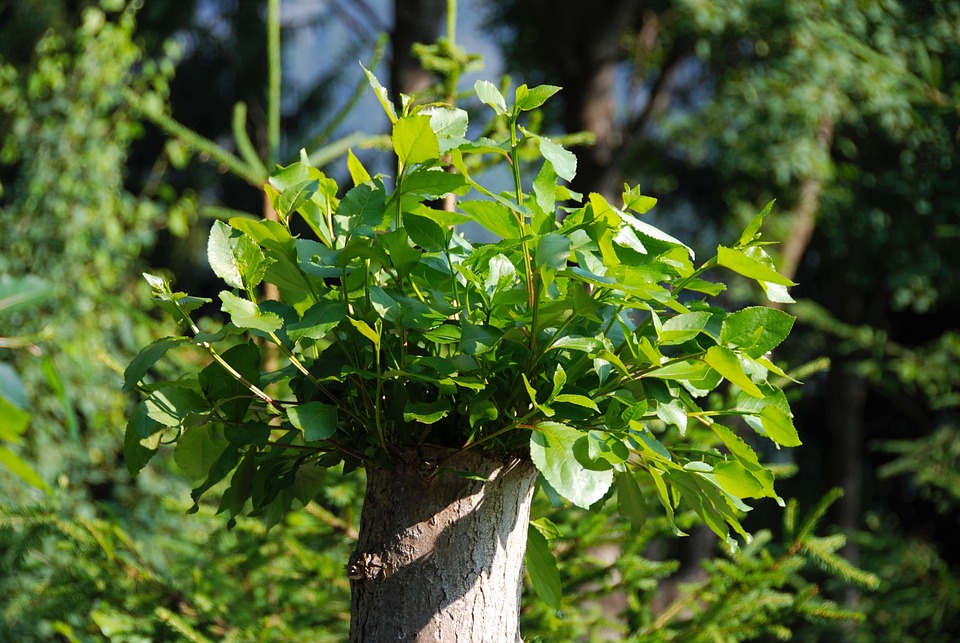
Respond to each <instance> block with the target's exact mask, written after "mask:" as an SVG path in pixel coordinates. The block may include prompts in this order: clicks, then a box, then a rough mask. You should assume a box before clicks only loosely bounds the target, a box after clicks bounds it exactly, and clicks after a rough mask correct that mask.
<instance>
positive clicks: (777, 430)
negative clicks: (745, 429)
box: [760, 404, 803, 447]
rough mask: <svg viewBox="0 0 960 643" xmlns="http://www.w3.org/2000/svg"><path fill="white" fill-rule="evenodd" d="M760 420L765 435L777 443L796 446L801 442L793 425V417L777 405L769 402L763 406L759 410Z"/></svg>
mask: <svg viewBox="0 0 960 643" xmlns="http://www.w3.org/2000/svg"><path fill="white" fill-rule="evenodd" d="M760 422H761V423H762V424H763V430H764V431H766V433H767V437H769V438H770V439H771V440H773V441H774V442H776V443H777V444H779V445H781V446H785V447H798V446H800V445H801V444H803V443H802V442H800V436H799V435H798V434H797V429H796V427H794V426H793V418H791V417H790V414H789V413H787V412H786V411H784V410H783V409H782V408H780V407H779V406H776V405H774V404H770V405H768V406H765V407H763V409H762V410H761V411H760Z"/></svg>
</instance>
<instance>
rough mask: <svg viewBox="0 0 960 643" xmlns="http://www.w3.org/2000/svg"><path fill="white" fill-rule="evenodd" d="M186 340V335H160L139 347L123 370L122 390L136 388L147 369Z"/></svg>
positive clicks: (125, 391)
mask: <svg viewBox="0 0 960 643" xmlns="http://www.w3.org/2000/svg"><path fill="white" fill-rule="evenodd" d="M187 341H189V340H188V338H186V337H161V338H160V339H158V340H156V341H154V342H151V343H150V344H148V345H147V346H145V347H144V348H143V349H141V350H140V352H139V353H137V356H136V357H134V358H133V359H132V360H131V361H130V363H129V364H128V365H127V368H126V369H125V370H124V371H123V392H124V393H129V392H130V391H132V390H133V389H134V388H136V386H137V384H139V383H140V380H142V379H143V378H144V376H145V375H146V374H147V371H149V370H150V368H151V367H152V366H153V365H154V364H156V363H157V361H158V360H159V359H160V358H161V357H163V356H164V355H165V354H166V353H167V351H169V350H170V349H171V348H176V347H177V346H180V345H181V344H183V343H185V342H187Z"/></svg>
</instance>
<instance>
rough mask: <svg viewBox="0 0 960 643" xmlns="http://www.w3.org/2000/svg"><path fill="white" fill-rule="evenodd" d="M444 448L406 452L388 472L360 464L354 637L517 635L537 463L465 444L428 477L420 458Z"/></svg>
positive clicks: (351, 570)
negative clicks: (362, 493) (363, 470)
mask: <svg viewBox="0 0 960 643" xmlns="http://www.w3.org/2000/svg"><path fill="white" fill-rule="evenodd" d="M443 455H444V454H443V453H442V452H441V451H440V450H435V451H434V452H433V453H426V454H424V453H418V454H410V456H411V457H410V458H409V459H407V460H406V461H403V462H399V463H397V464H396V466H395V468H394V469H392V470H385V469H379V468H374V467H370V468H368V470H367V493H366V497H365V500H364V506H363V513H362V516H361V526H360V539H359V541H358V543H357V550H356V552H355V553H354V555H353V557H352V558H351V561H350V565H348V569H347V571H348V575H349V576H350V578H351V589H352V600H351V612H352V620H351V626H350V640H351V641H354V642H359V641H417V642H420V641H453V642H456V643H461V642H462V643H467V642H469V643H479V642H481V641H484V642H485V641H491V642H501V641H508V642H509V641H519V640H520V638H519V612H520V588H521V580H522V576H523V555H524V551H525V548H526V539H527V526H528V522H529V517H530V503H531V500H532V498H533V488H534V482H535V481H536V476H537V473H536V469H535V468H534V466H533V464H532V463H531V462H529V461H524V460H517V459H512V460H510V459H504V458H493V457H488V456H484V455H483V454H480V453H472V452H465V453H462V454H457V455H456V456H454V457H453V458H451V459H450V460H449V461H447V462H445V464H446V466H445V467H444V469H443V470H441V472H440V473H437V474H436V475H434V476H432V477H429V476H428V472H429V469H428V468H427V466H429V465H427V466H425V465H424V463H425V461H426V462H429V463H435V462H437V461H438V460H439V459H440V458H441V457H443ZM414 456H415V457H414ZM424 456H426V457H424ZM450 470H453V471H457V472H460V473H462V474H463V473H465V474H469V475H472V476H479V477H480V478H482V479H483V480H485V482H481V481H479V480H475V479H468V478H465V477H463V475H457V474H456V473H451V472H450Z"/></svg>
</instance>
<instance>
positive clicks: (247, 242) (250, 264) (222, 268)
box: [207, 221, 273, 290]
mask: <svg viewBox="0 0 960 643" xmlns="http://www.w3.org/2000/svg"><path fill="white" fill-rule="evenodd" d="M207 259H208V260H209V262H210V267H211V268H213V271H214V272H215V273H216V274H217V276H218V277H220V278H221V279H223V280H224V281H225V282H227V284H228V285H229V286H231V287H233V288H240V289H247V290H249V289H251V288H253V287H255V286H256V285H257V284H259V283H260V282H261V281H262V280H263V276H264V274H265V273H266V270H267V267H269V266H270V264H271V263H273V260H272V259H271V260H267V259H266V258H265V257H264V256H263V251H262V250H261V249H260V246H258V245H257V243H256V242H255V241H254V240H253V239H251V238H250V237H248V236H247V235H246V234H244V233H242V232H240V231H239V230H234V229H233V228H231V227H230V226H228V225H227V224H225V223H223V222H222V221H214V223H213V227H212V228H210V237H209V239H208V241H207Z"/></svg>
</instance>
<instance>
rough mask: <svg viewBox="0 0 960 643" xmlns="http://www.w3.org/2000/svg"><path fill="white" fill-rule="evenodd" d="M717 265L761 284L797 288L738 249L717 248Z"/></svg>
mask: <svg viewBox="0 0 960 643" xmlns="http://www.w3.org/2000/svg"><path fill="white" fill-rule="evenodd" d="M717 263H718V264H719V265H721V266H724V267H725V268H729V269H730V270H732V271H734V272H736V273H738V274H741V275H743V276H744V277H749V278H751V279H756V280H757V281H761V282H764V281H766V282H770V283H772V284H777V285H780V286H796V285H797V284H795V283H794V282H792V281H790V280H789V279H787V278H786V277H784V276H782V275H780V273H778V272H777V271H776V270H774V269H773V268H768V267H767V266H765V265H763V264H762V263H760V262H759V261H757V260H756V259H753V258H751V257H748V256H747V255H746V254H744V253H743V252H742V251H740V250H737V249H736V248H726V247H724V246H719V247H718V248H717Z"/></svg>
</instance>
